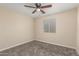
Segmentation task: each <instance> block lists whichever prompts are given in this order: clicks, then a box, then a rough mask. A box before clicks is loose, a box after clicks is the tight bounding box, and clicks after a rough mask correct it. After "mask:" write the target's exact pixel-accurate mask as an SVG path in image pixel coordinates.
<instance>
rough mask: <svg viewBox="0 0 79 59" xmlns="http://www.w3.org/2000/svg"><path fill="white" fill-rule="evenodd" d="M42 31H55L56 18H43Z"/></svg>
mask: <svg viewBox="0 0 79 59" xmlns="http://www.w3.org/2000/svg"><path fill="white" fill-rule="evenodd" d="M44 32H50V33H56V19H49V20H44Z"/></svg>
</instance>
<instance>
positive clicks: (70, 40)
mask: <svg viewBox="0 0 79 59" xmlns="http://www.w3.org/2000/svg"><path fill="white" fill-rule="evenodd" d="M53 18H55V19H56V33H46V32H44V29H43V21H44V20H47V19H53ZM76 19H77V10H76V9H72V10H68V11H65V12H61V13H58V14H55V15H49V16H45V17H40V18H37V19H36V20H35V25H36V27H35V28H36V29H35V31H36V40H39V41H43V42H47V43H51V44H56V45H61V46H65V47H69V48H76V21H77V20H76Z"/></svg>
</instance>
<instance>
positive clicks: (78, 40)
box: [77, 7, 79, 54]
mask: <svg viewBox="0 0 79 59" xmlns="http://www.w3.org/2000/svg"><path fill="white" fill-rule="evenodd" d="M77 52H78V54H79V7H78V8H77Z"/></svg>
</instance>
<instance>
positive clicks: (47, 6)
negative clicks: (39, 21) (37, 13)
mask: <svg viewBox="0 0 79 59" xmlns="http://www.w3.org/2000/svg"><path fill="white" fill-rule="evenodd" d="M49 7H52V5H46V6H41V8H49Z"/></svg>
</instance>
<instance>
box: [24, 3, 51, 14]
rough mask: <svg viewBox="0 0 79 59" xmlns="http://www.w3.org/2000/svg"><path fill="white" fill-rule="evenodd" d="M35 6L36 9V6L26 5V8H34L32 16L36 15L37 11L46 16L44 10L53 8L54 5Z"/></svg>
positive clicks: (39, 4) (38, 4) (36, 4)
mask: <svg viewBox="0 0 79 59" xmlns="http://www.w3.org/2000/svg"><path fill="white" fill-rule="evenodd" d="M34 5H35V7H34V6H28V5H24V7H29V8H34V9H35V10H34V11H33V12H32V14H34V13H35V12H37V11H40V12H42V13H43V14H45V11H43V10H42V9H44V8H50V7H52V5H45V6H42V5H41V3H35V4H34Z"/></svg>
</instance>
